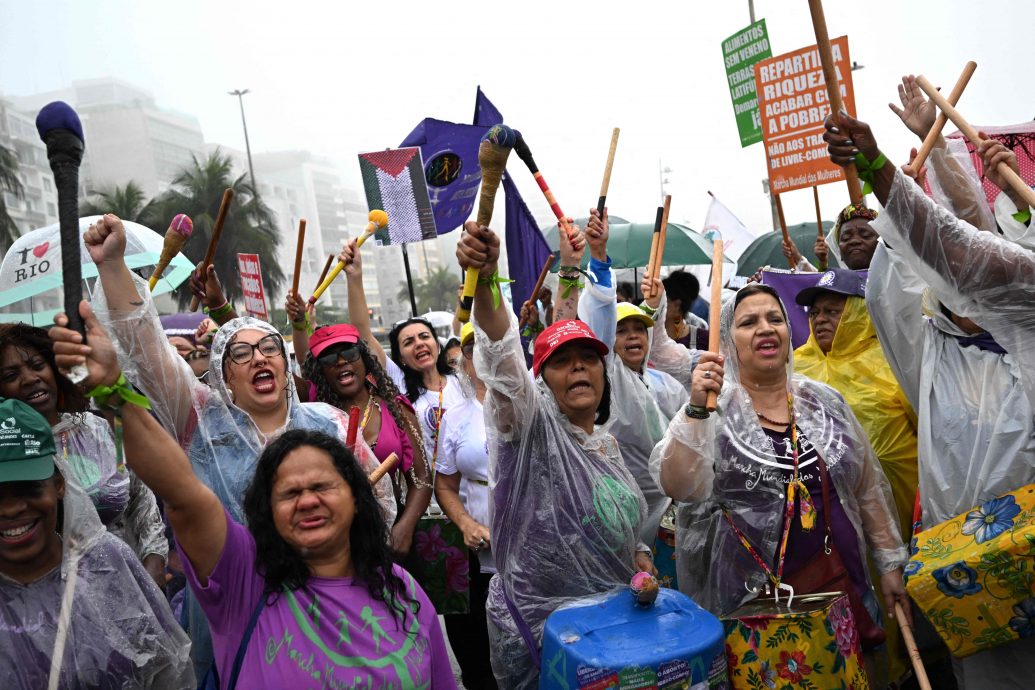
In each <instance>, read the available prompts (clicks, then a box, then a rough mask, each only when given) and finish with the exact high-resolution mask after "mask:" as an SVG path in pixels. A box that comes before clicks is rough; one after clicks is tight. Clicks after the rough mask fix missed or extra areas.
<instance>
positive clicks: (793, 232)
mask: <svg viewBox="0 0 1035 690" xmlns="http://www.w3.org/2000/svg"><path fill="white" fill-rule="evenodd" d="M832 227H834V224H833V222H831V221H829V220H825V221H823V234H824V235H826V234H827V233H828V232H829V231H830V229H831V228H832ZM787 234H788V235H790V236H791V239H792V240H794V244H796V245H798V251H799V252H801V254H802V256H804V257H805V258H806V259H808V260H809V261H811V262H812V265H813V266H816V267H819V260H818V259H817V258H816V252H815V249H814V247H815V245H816V224H815V223H800V224H799V225H792V226H790V227H789V228H787ZM827 263H828V264H829V267H830V268H839V267H840V265H841V264H839V263H838V262H837V259H835V258H834V256H833V254H829V255H828V257H827ZM763 266H772V267H773V268H787V258H786V257H785V256H784V255H783V233H780V232H767V233H766V234H764V235H762V236H761V237H757V238H755V241H754V242H752V243H751V244H749V245H748V246H747V248H746V249H745V250H744V253H743V254H741V255H740V258H739V259H737V275H738V276H752V275H754V274H755V271H757V270H758V269H760V268H762V267H763Z"/></svg>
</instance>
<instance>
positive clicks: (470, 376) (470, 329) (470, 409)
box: [435, 323, 497, 690]
mask: <svg viewBox="0 0 1035 690" xmlns="http://www.w3.org/2000/svg"><path fill="white" fill-rule="evenodd" d="M459 342H460V353H461V354H460V356H461V360H460V362H461V364H460V369H459V372H460V373H459V376H460V383H461V385H462V386H463V389H464V394H465V397H464V401H463V402H462V403H460V404H459V405H454V406H453V407H450V408H449V410H448V411H447V412H446V413H445V414H444V415H443V416H442V428H441V438H440V440H439V443H441V445H442V452H441V453H440V460H439V463H438V467H437V471H436V472H435V497H436V498H437V499H438V504H439V505H440V506H441V507H442V511H443V512H444V513H445V514H446V516H447V517H448V518H449V519H450V520H451V521H452V522H453V523H454V524H455V525H457V526H458V527H459V528H460V531H461V532H463V535H464V543H465V544H466V545H467V548H468V549H470V573H471V589H470V593H471V597H470V601H471V609H470V611H469V612H468V613H457V614H451V615H446V616H443V618H444V619H445V621H446V634H447V635H448V636H449V644H450V646H452V648H453V653H454V654H455V655H456V660H457V663H458V664H459V665H460V673H461V676H462V680H463V684H464V687H465V688H468V690H475V689H482V688H492V689H494V688H496V687H497V686H496V678H495V676H493V675H492V665H491V664H490V663H489V629H488V624H487V622H486V619H485V601H486V599H487V598H488V596H489V581H490V580H491V579H492V576H493V574H495V573H496V563H495V561H494V560H493V557H492V539H491V538H490V535H489V527H488V525H489V521H490V518H489V501H490V497H489V451H488V439H487V437H486V434H485V413H484V410H483V408H482V403H483V402H484V401H485V384H484V383H482V380H481V379H480V378H478V372H477V371H475V369H474V324H472V323H465V324H464V326H463V328H461V329H460V340H459Z"/></svg>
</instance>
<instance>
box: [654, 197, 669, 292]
mask: <svg viewBox="0 0 1035 690" xmlns="http://www.w3.org/2000/svg"><path fill="white" fill-rule="evenodd" d="M671 205H672V195H671V194H666V195H665V205H664V206H662V207H661V228H660V229H658V232H657V234H655V236H654V238H655V239H656V240H657V243H658V251H657V252H655V253H654V264H653V265H652V266H651V268H650V277H651V284H650V297H652V298H653V297H657V296H658V284H657V282H655V281H656V280H657V278H658V277H659V276H660V275H661V260H662V257H664V256H665V239H666V238H667V237H668V210H669V207H670V206H671ZM655 227H656V226H655Z"/></svg>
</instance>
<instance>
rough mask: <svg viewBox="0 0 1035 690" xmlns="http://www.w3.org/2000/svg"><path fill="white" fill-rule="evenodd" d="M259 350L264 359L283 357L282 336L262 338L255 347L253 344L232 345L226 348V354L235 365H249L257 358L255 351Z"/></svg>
mask: <svg viewBox="0 0 1035 690" xmlns="http://www.w3.org/2000/svg"><path fill="white" fill-rule="evenodd" d="M256 350H258V351H259V352H261V353H262V356H263V357H276V356H277V355H283V354H284V350H283V345H281V341H280V336H279V335H273V334H272V333H271V334H270V335H267V336H266V337H265V338H262V339H261V340H260V341H259V342H257V343H255V344H254V345H253V344H251V343H240V342H238V343H231V345H230V346H229V347H228V348H226V354H227V355H228V356H229V357H230V359H231V361H233V363H234V364H247V363H248V362H250V361H252V357H254V356H255V351H256Z"/></svg>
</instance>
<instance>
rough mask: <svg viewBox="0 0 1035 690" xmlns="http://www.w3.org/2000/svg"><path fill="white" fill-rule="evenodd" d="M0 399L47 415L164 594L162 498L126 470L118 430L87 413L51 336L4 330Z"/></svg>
mask: <svg viewBox="0 0 1035 690" xmlns="http://www.w3.org/2000/svg"><path fill="white" fill-rule="evenodd" d="M0 396H2V397H4V398H12V399H15V400H21V401H22V402H24V403H26V404H28V405H29V406H30V407H32V408H33V409H34V410H36V411H37V412H39V413H40V414H41V415H43V417H44V419H46V420H47V422H48V423H49V424H50V426H51V429H52V430H53V432H54V443H55V445H56V446H57V448H58V452H59V453H60V454H61V457H62V459H63V460H64V462H65V463H66V465H67V466H68V469H69V471H70V472H71V473H72V477H71V478H72V479H74V480H75V481H76V482H78V483H79V485H80V486H82V488H83V490H85V491H86V494H87V495H88V496H89V497H90V499H91V500H92V501H93V504H94V507H95V508H96V509H97V514H98V515H99V516H100V518H101V521H102V522H103V523H104V525H105V527H107V528H108V530H109V531H110V532H112V533H113V534H115V535H116V536H118V537H119V538H121V539H122V540H123V541H124V542H126V543H127V544H129V545H130V547H131V548H132V549H133V551H134V552H136V554H137V557H138V558H140V561H141V563H143V564H144V568H145V569H146V570H147V572H148V573H150V575H151V577H152V578H154V580H155V582H156V583H158V585H159V586H160V587H164V586H165V562H166V559H167V558H168V556H169V542H168V541H167V540H166V538H165V525H164V524H163V523H162V516H161V514H160V513H159V512H158V502H157V501H155V496H154V494H153V493H151V490H150V489H148V488H147V487H146V486H145V485H144V484H143V483H142V482H141V481H140V480H139V479H137V477H136V476H135V475H134V474H133V473H131V472H128V471H127V470H126V467H125V465H124V464H122V463H120V462H119V457H120V456H119V450H118V449H117V448H116V444H115V435H114V433H113V432H112V427H111V425H110V424H109V423H108V422H107V421H105V420H104V419H102V418H101V417H99V416H97V415H95V414H92V413H90V412H89V411H87V401H86V398H85V397H84V396H83V393H82V391H80V390H79V388H78V387H77V386H76V385H75V384H74V383H72V382H71V381H70V380H69V379H68V377H67V376H65V375H64V374H62V373H61V371H59V370H58V368H57V364H56V363H55V359H54V347H53V343H52V342H51V340H50V338H49V337H48V336H47V332H46V331H45V330H43V329H42V328H36V327H34V326H30V325H28V324H24V323H5V324H0Z"/></svg>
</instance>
